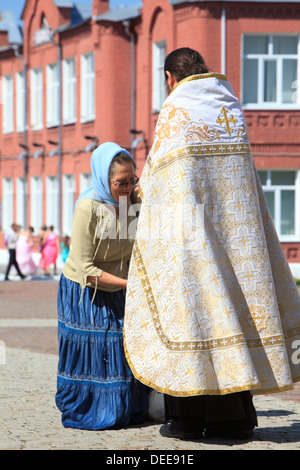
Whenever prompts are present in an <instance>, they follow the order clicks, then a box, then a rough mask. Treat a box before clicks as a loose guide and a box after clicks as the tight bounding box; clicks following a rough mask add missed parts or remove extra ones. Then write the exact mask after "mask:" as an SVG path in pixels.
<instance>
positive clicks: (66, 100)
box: [63, 58, 76, 124]
mask: <svg viewBox="0 0 300 470" xmlns="http://www.w3.org/2000/svg"><path fill="white" fill-rule="evenodd" d="M75 121H76V71H75V59H74V58H72V59H66V60H64V61H63V123H64V124H71V123H73V122H75Z"/></svg>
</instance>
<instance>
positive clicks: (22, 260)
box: [16, 227, 37, 276]
mask: <svg viewBox="0 0 300 470" xmlns="http://www.w3.org/2000/svg"><path fill="white" fill-rule="evenodd" d="M33 232H34V230H33V227H28V230H24V231H23V232H21V233H20V235H19V237H18V241H17V244H16V258H17V262H18V265H19V267H20V270H21V271H22V273H23V274H24V275H26V276H28V275H31V274H34V273H35V272H36V270H37V267H36V264H35V262H34V261H33V259H32V254H31V250H32V246H33V240H32V234H33Z"/></svg>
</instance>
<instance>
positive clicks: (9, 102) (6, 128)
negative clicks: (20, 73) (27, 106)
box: [2, 75, 14, 134]
mask: <svg viewBox="0 0 300 470" xmlns="http://www.w3.org/2000/svg"><path fill="white" fill-rule="evenodd" d="M13 87H14V82H13V76H12V75H4V76H3V77H2V130H3V134H10V133H11V132H13V130H14V89H13Z"/></svg>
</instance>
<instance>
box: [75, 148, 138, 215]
mask: <svg viewBox="0 0 300 470" xmlns="http://www.w3.org/2000/svg"><path fill="white" fill-rule="evenodd" d="M120 152H122V153H125V154H126V155H128V156H129V157H130V158H132V156H131V155H130V153H129V152H128V151H127V150H126V149H124V148H122V147H120V146H119V145H118V144H115V143H113V142H105V143H104V144H101V145H99V147H97V148H96V150H94V151H93V153H92V157H91V169H92V186H91V187H90V188H87V189H86V190H85V191H83V192H82V193H81V194H80V196H79V198H78V199H77V202H76V204H77V203H78V201H80V200H81V199H95V200H96V201H102V202H104V203H106V204H112V205H114V206H116V207H118V206H119V202H117V201H115V199H114V198H113V197H112V195H111V192H110V186H109V178H108V175H109V167H110V164H111V162H112V159H113V158H114V157H115V156H116V155H117V154H118V153H120Z"/></svg>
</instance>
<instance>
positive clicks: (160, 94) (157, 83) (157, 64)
mask: <svg viewBox="0 0 300 470" xmlns="http://www.w3.org/2000/svg"><path fill="white" fill-rule="evenodd" d="M165 56H166V41H159V42H154V43H153V45H152V112H153V113H158V112H159V111H160V109H161V107H162V105H163V103H164V101H165V99H166V85H165V74H164V62H165Z"/></svg>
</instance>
